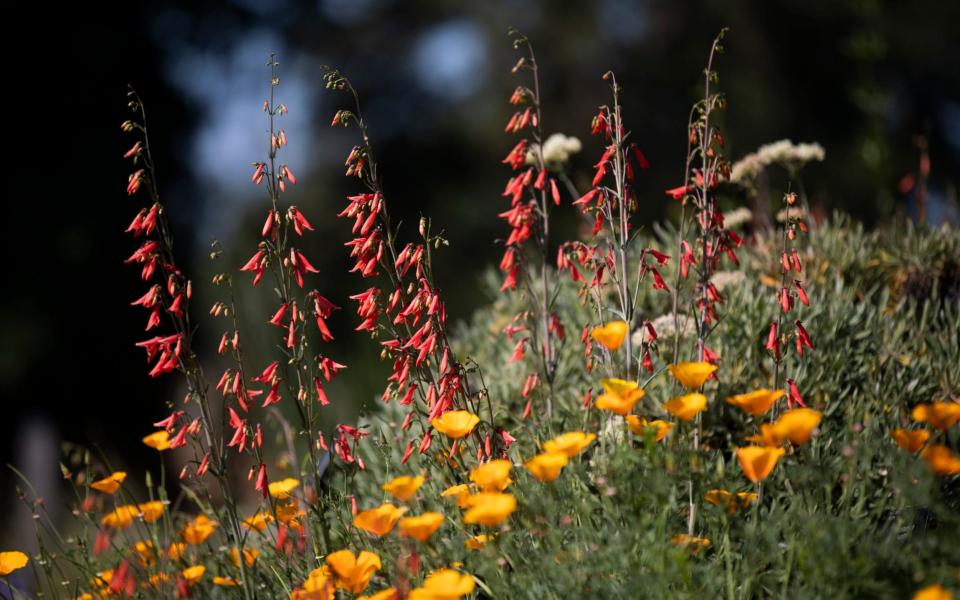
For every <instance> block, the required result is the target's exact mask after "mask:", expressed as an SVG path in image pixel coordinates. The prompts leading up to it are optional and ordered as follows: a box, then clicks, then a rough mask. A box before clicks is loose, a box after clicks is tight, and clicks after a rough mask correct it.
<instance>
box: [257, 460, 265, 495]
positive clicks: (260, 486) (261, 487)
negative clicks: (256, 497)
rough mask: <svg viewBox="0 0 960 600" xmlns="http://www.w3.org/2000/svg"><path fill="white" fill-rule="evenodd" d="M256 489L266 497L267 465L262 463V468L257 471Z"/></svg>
mask: <svg viewBox="0 0 960 600" xmlns="http://www.w3.org/2000/svg"><path fill="white" fill-rule="evenodd" d="M254 489H255V490H257V491H258V492H260V493H261V494H262V495H263V497H264V498H266V497H267V467H266V465H264V464H263V463H260V469H259V471H257V483H256V485H254Z"/></svg>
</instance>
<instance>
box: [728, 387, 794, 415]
mask: <svg viewBox="0 0 960 600" xmlns="http://www.w3.org/2000/svg"><path fill="white" fill-rule="evenodd" d="M782 396H783V390H772V391H771V390H768V389H766V388H761V389H759V390H756V391H753V392H749V393H747V394H737V395H735V396H730V397H729V398H727V404H732V405H734V406H736V407H737V408H740V409H742V410H743V412H745V413H747V414H748V415H751V416H754V417H759V416H760V415H763V414H765V413H766V412H767V411H768V410H770V407H772V406H773V403H774V402H776V401H777V400H779V399H780V397H782Z"/></svg>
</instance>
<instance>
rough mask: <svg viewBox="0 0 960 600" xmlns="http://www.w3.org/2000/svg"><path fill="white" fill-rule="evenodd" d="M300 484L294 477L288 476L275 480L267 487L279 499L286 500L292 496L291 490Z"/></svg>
mask: <svg viewBox="0 0 960 600" xmlns="http://www.w3.org/2000/svg"><path fill="white" fill-rule="evenodd" d="M298 485H300V482H299V481H298V480H296V479H294V478H293V477H287V478H286V479H281V480H280V481H274V482H273V483H271V484H269V485H268V486H267V489H268V490H269V491H270V495H271V496H273V497H274V498H277V499H279V500H286V499H287V498H289V497H290V492H292V491H293V490H295V489H297V486H298Z"/></svg>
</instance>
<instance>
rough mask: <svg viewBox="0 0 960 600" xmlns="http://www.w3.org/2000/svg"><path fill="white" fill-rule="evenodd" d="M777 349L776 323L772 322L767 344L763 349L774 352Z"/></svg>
mask: <svg viewBox="0 0 960 600" xmlns="http://www.w3.org/2000/svg"><path fill="white" fill-rule="evenodd" d="M779 347H780V346H779V344H777V322H776V321H773V322H771V323H770V333H768V334H767V343H766V345H764V348H766V349H767V350H770V351H775V350H778V349H779Z"/></svg>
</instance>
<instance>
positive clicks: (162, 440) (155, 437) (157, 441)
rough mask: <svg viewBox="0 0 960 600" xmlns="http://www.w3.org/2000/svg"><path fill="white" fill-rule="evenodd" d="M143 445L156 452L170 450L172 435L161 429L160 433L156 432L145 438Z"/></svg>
mask: <svg viewBox="0 0 960 600" xmlns="http://www.w3.org/2000/svg"><path fill="white" fill-rule="evenodd" d="M143 443H144V444H146V445H148V446H150V447H151V448H153V449H155V450H159V451H160V452H163V451H164V450H169V449H170V434H169V433H167V432H166V430H164V429H161V430H160V431H154V432H153V433H151V434H150V435H148V436H147V437H145V438H143Z"/></svg>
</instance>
